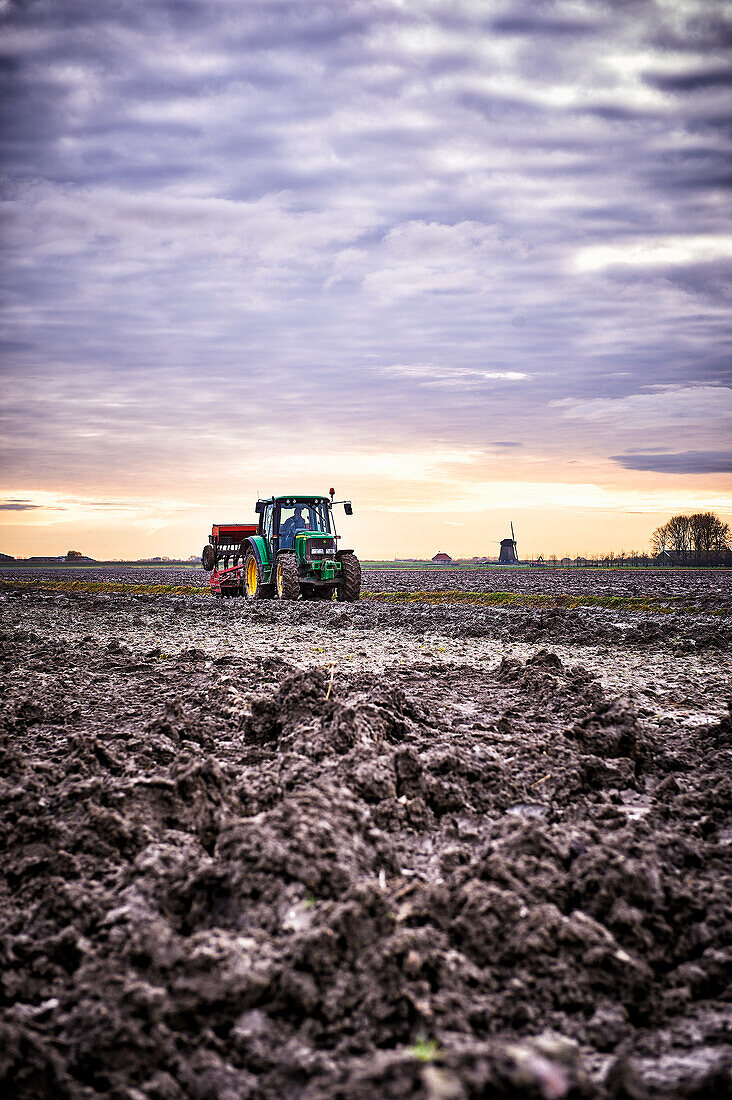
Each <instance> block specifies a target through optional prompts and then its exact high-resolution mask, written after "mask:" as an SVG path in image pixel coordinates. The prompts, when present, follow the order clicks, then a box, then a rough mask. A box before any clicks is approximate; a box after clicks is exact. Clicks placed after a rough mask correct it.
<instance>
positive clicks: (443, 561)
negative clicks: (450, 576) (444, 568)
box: [432, 551, 452, 565]
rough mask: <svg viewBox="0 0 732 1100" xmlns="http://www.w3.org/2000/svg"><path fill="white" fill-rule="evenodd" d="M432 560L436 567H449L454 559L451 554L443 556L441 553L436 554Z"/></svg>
mask: <svg viewBox="0 0 732 1100" xmlns="http://www.w3.org/2000/svg"><path fill="white" fill-rule="evenodd" d="M432 560H433V562H435V564H436V565H449V564H450V562H451V561H452V558H451V557H450V555H449V554H443V552H442V551H440V553H439V554H435V556H434V558H433V559H432Z"/></svg>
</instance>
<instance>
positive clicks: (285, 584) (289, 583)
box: [275, 554, 300, 600]
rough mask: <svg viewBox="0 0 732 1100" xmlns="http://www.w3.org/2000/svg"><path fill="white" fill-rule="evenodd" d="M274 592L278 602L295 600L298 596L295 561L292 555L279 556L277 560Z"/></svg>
mask: <svg viewBox="0 0 732 1100" xmlns="http://www.w3.org/2000/svg"><path fill="white" fill-rule="evenodd" d="M275 590H276V592H277V599H278V600H296V599H297V598H298V596H299V595H300V580H299V578H298V575H297V559H296V558H295V555H294V554H280V556H279V557H278V558H277V565H276V566H275Z"/></svg>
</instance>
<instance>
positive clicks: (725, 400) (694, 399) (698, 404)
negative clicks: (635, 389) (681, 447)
mask: <svg viewBox="0 0 732 1100" xmlns="http://www.w3.org/2000/svg"><path fill="white" fill-rule="evenodd" d="M550 404H551V405H552V406H553V407H554V408H556V409H559V410H560V413H561V415H562V416H563V417H565V418H566V419H568V420H585V421H589V422H603V421H605V422H610V423H617V424H622V425H623V427H624V428H626V429H628V428H633V429H636V430H637V429H645V428H650V427H658V426H665V427H667V428H671V427H673V425H675V424H678V423H679V422H684V421H687V422H688V421H690V422H694V423H699V424H701V425H703V426H705V427H708V425H709V424H710V423H715V422H719V421H722V422H728V421H729V418H730V416H732V389H731V388H728V387H725V386H679V387H672V388H669V389H661V390H659V391H657V392H655V393H634V394H630V395H629V396H627V397H618V398H604V397H597V398H592V399H591V400H589V401H582V400H577V399H575V398H571V397H567V398H562V399H560V400H557V401H552V402H550Z"/></svg>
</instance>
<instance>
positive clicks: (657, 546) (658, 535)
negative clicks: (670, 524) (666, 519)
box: [651, 523, 668, 554]
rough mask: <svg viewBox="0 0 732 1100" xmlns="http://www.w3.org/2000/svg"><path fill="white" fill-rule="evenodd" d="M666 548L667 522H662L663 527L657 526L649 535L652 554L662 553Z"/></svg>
mask: <svg viewBox="0 0 732 1100" xmlns="http://www.w3.org/2000/svg"><path fill="white" fill-rule="evenodd" d="M667 548H668V530H667V524H665V523H664V525H663V527H657V528H656V530H655V531H654V532H653V534H652V535H651V550H652V551H653V553H654V554H663V552H664V551H665V550H666V549H667Z"/></svg>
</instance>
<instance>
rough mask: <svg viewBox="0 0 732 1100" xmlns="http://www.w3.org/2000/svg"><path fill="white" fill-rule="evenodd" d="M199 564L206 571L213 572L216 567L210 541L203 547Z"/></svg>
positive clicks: (214, 553)
mask: <svg viewBox="0 0 732 1100" xmlns="http://www.w3.org/2000/svg"><path fill="white" fill-rule="evenodd" d="M201 565H202V566H203V568H204V569H205V570H206V572H207V573H213V571H214V569H215V568H216V551H215V550H214V548H213V546H212V545H211V543H210V542H209V543H207V544H206V546H204V548H203V553H202V554H201Z"/></svg>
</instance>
